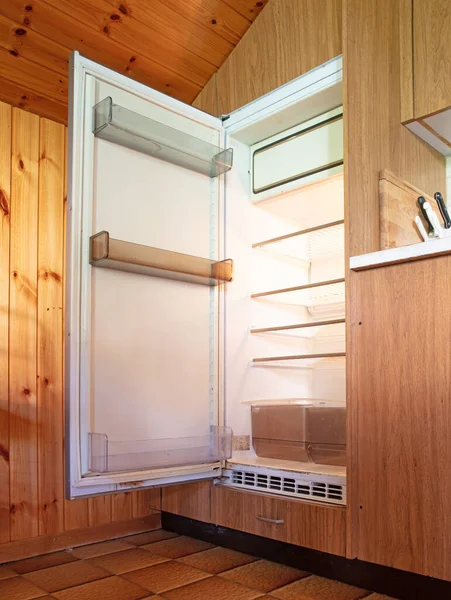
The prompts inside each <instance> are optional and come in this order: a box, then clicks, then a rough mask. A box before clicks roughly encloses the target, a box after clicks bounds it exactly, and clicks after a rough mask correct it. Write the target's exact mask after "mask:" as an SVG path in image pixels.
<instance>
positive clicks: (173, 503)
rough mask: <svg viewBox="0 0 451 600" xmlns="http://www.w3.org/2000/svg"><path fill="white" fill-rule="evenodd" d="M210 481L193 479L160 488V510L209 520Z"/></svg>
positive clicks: (198, 519)
mask: <svg viewBox="0 0 451 600" xmlns="http://www.w3.org/2000/svg"><path fill="white" fill-rule="evenodd" d="M210 489H211V482H210V481H194V482H193V483H185V484H182V485H171V486H168V487H164V488H162V491H161V510H163V511H165V512H169V513H173V514H175V515H180V516H181V517H188V518H190V519H196V520H197V521H205V522H206V523H209V522H210Z"/></svg>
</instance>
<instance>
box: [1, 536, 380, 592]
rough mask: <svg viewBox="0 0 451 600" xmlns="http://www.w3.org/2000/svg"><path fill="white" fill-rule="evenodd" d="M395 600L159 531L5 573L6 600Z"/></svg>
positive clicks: (23, 563) (25, 563) (39, 559)
mask: <svg viewBox="0 0 451 600" xmlns="http://www.w3.org/2000/svg"><path fill="white" fill-rule="evenodd" d="M212 598H214V600H264V598H266V599H269V600H271V598H272V599H273V600H276V599H277V598H279V600H361V599H362V598H365V600H392V599H390V598H388V597H387V596H381V595H379V594H373V593H371V592H369V591H367V590H362V589H360V588H357V587H353V586H350V585H346V584H344V583H339V582H338V581H333V580H331V579H325V578H323V577H318V576H316V575H311V574H310V573H306V572H305V571H301V570H298V569H293V568H292V567H286V566H284V565H280V564H277V563H273V562H269V561H267V560H260V559H258V558H255V557H254V556H249V555H247V554H242V553H241V552H234V551H233V550H227V549H226V548H220V547H218V546H213V545H212V544H208V543H207V542H202V541H200V540H195V539H193V538H189V537H186V536H177V535H175V534H173V533H169V532H167V531H163V530H161V529H160V530H158V531H150V532H148V533H140V534H138V535H132V536H128V537H124V538H121V539H118V540H112V541H109V542H101V543H99V544H91V545H88V546H81V547H80V548H75V549H74V550H72V551H70V550H67V551H63V552H54V553H53V554H46V555H43V556H36V557H33V558H28V559H26V560H20V561H17V562H14V563H9V564H6V565H2V566H0V599H1V600H3V599H4V600H51V599H54V600H55V599H57V600H104V599H105V600H151V599H152V600H158V599H160V600H211V599H212Z"/></svg>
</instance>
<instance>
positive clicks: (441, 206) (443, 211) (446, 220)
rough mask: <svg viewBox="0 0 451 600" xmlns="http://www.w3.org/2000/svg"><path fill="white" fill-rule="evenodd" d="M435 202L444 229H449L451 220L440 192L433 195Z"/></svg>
mask: <svg viewBox="0 0 451 600" xmlns="http://www.w3.org/2000/svg"><path fill="white" fill-rule="evenodd" d="M434 198H435V201H436V202H437V206H438V209H439V211H440V214H441V215H442V219H443V225H444V227H445V229H449V228H450V227H451V219H450V218H449V214H448V209H447V208H446V204H445V201H444V200H443V196H442V195H441V193H440V192H435V194H434Z"/></svg>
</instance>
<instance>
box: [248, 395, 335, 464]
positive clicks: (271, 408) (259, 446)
mask: <svg viewBox="0 0 451 600" xmlns="http://www.w3.org/2000/svg"><path fill="white" fill-rule="evenodd" d="M251 417H252V445H253V448H254V451H255V453H256V455H257V456H260V457H262V458H274V459H279V460H290V461H299V462H311V463H315V464H323V465H334V466H346V407H345V405H344V403H339V402H329V401H321V400H311V401H307V400H306V399H300V400H299V401H296V399H289V400H287V401H286V402H283V401H281V400H278V401H274V402H271V401H266V402H265V401H262V402H258V403H255V404H254V405H253V406H251Z"/></svg>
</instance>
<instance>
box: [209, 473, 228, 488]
mask: <svg viewBox="0 0 451 600" xmlns="http://www.w3.org/2000/svg"><path fill="white" fill-rule="evenodd" d="M228 479H230V477H226V476H225V475H220V476H219V477H215V478H214V479H213V485H214V486H215V487H216V486H218V485H224V484H225V483H226V481H227V480H228Z"/></svg>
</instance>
